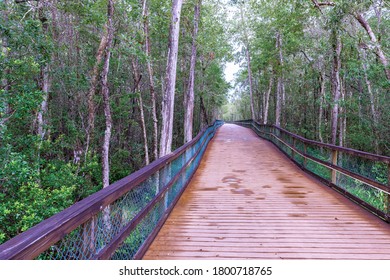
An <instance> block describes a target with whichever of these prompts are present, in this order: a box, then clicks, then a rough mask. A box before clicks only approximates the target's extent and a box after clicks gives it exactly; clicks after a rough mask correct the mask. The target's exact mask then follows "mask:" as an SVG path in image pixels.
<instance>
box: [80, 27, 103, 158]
mask: <svg viewBox="0 0 390 280" xmlns="http://www.w3.org/2000/svg"><path fill="white" fill-rule="evenodd" d="M107 24H108V23H106V24H105V26H104V30H103V35H102V38H101V40H100V45H99V48H98V50H97V52H96V57H95V58H96V61H95V65H94V66H93V69H92V73H91V81H90V87H89V91H88V124H87V129H86V134H87V139H86V145H85V160H86V158H87V154H88V150H89V146H90V144H91V142H92V138H93V131H94V128H95V102H94V97H95V93H96V88H97V85H98V81H99V67H100V64H101V63H102V59H103V54H104V51H105V50H106V48H107V43H108V27H107V26H108V25H107Z"/></svg>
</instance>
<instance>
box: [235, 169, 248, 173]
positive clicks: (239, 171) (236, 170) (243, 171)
mask: <svg viewBox="0 0 390 280" xmlns="http://www.w3.org/2000/svg"><path fill="white" fill-rule="evenodd" d="M233 172H237V173H245V172H246V170H239V169H233Z"/></svg>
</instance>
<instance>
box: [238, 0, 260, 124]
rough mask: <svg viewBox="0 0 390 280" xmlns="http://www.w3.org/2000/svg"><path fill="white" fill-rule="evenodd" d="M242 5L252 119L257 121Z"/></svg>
mask: <svg viewBox="0 0 390 280" xmlns="http://www.w3.org/2000/svg"><path fill="white" fill-rule="evenodd" d="M242 5H243V4H240V14H241V24H242V28H243V29H244V44H245V54H246V62H247V69H248V80H249V96H250V109H251V118H252V120H255V119H256V116H255V107H254V100H253V82H252V71H251V57H250V50H249V37H248V33H247V29H246V24H245V20H244V11H243V8H242Z"/></svg>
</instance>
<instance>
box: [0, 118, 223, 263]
mask: <svg viewBox="0 0 390 280" xmlns="http://www.w3.org/2000/svg"><path fill="white" fill-rule="evenodd" d="M222 124H223V122H222V121H216V122H215V123H214V124H213V125H212V126H209V127H208V128H207V129H205V130H204V131H203V132H201V133H200V134H199V135H198V136H197V137H196V138H194V139H193V140H192V141H190V142H189V143H187V144H186V145H184V146H183V147H181V148H179V149H178V150H176V151H174V152H173V153H172V154H170V155H167V156H166V157H164V158H161V159H159V160H157V161H156V162H154V163H152V164H150V165H149V166H146V167H144V168H143V169H141V170H139V171H137V172H136V174H132V175H130V176H129V179H126V178H127V177H126V178H124V179H122V180H120V181H118V182H116V183H114V184H112V185H111V186H109V187H108V188H107V189H104V190H102V191H100V192H98V193H96V194H94V195H92V196H91V197H88V198H86V199H85V200H83V201H81V202H79V203H78V204H75V205H73V206H71V207H70V208H68V209H66V210H64V211H63V212H61V213H58V214H57V215H55V216H53V217H51V218H49V219H48V220H46V221H44V222H42V223H41V224H38V225H37V226H36V227H34V228H33V229H31V230H29V231H27V232H25V233H22V234H21V235H20V236H17V237H15V238H14V239H11V240H10V242H6V243H4V244H2V245H1V246H0V249H3V250H0V259H17V258H31V256H33V258H37V259H41V260H54V259H59V260H82V259H115V260H125V259H134V258H139V257H142V254H141V253H142V252H143V250H145V248H147V246H148V245H149V244H148V242H151V241H152V238H153V234H155V233H157V231H158V226H159V225H162V223H163V221H164V218H166V217H167V215H168V213H169V211H170V210H171V209H172V208H173V206H174V204H175V202H176V201H177V200H178V197H179V196H180V194H181V193H182V191H183V190H184V188H185V187H186V185H187V184H188V183H189V181H190V180H191V178H192V176H193V174H194V172H195V171H196V169H197V167H198V165H199V163H200V160H201V158H202V156H203V154H204V152H205V150H206V147H207V145H208V143H209V141H210V140H211V139H212V137H213V136H214V134H215V132H216V130H217V128H218V127H220V126H221V125H222ZM96 205H97V206H98V208H97V210H94V209H95V208H96ZM89 208H91V209H89ZM51 227H55V228H51ZM51 240H53V242H51ZM34 243H36V244H35V245H34ZM15 244H16V245H15ZM31 244H32V245H31ZM48 244H49V245H48ZM1 251H3V252H1Z"/></svg>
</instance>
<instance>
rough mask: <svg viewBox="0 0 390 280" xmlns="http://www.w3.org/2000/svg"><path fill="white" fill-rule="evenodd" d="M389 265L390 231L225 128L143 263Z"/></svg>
mask: <svg viewBox="0 0 390 280" xmlns="http://www.w3.org/2000/svg"><path fill="white" fill-rule="evenodd" d="M199 258H201V259H221V258H222V259H390V225H389V224H387V223H385V222H383V221H381V220H380V219H379V218H377V217H375V216H373V215H372V214H370V213H368V212H367V211H366V210H364V209H361V208H360V207H359V206H357V205H355V204H354V203H352V202H350V201H349V200H348V199H346V198H344V197H343V196H341V195H340V194H338V193H337V192H335V191H333V190H331V189H329V188H328V187H326V186H324V185H322V184H320V183H318V182H317V181H316V180H314V179H312V178H311V177H309V176H308V175H306V174H305V173H304V172H303V171H301V170H300V169H299V168H298V167H296V166H295V165H294V164H293V163H292V162H290V161H289V159H288V158H287V157H285V156H284V155H283V154H282V153H281V152H280V151H279V150H278V149H277V148H276V147H274V146H273V145H272V144H271V143H269V142H267V141H265V140H262V139H260V138H258V137H257V136H256V135H255V134H254V132H252V131H251V130H250V129H247V128H243V127H239V126H236V125H232V124H225V125H224V126H222V127H221V128H220V129H219V131H218V132H217V134H216V136H215V137H214V139H213V140H212V141H211V143H210V144H209V147H208V149H207V151H206V153H205V156H204V157H203V159H202V162H201V164H200V166H199V168H198V170H197V172H196V174H195V176H194V177H193V179H192V181H191V183H190V184H189V186H188V187H187V190H186V191H185V192H184V194H183V196H182V197H181V198H180V200H179V202H178V203H177V205H176V207H175V208H174V210H173V211H172V213H171V214H170V216H169V217H168V219H167V221H166V223H165V224H164V226H163V228H162V229H161V230H160V232H159V234H158V235H157V237H156V239H155V240H154V242H153V243H152V245H151V246H150V248H149V250H148V251H147V253H146V254H145V256H144V259H187V260H188V259H199Z"/></svg>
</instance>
